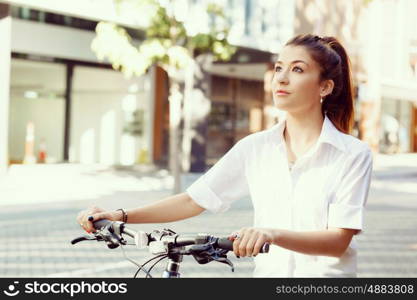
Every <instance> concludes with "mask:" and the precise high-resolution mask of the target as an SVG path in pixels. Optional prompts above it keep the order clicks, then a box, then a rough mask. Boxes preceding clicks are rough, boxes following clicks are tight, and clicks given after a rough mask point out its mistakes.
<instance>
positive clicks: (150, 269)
mask: <svg viewBox="0 0 417 300" xmlns="http://www.w3.org/2000/svg"><path fill="white" fill-rule="evenodd" d="M167 257H168V255H164V256H163V257H162V258H161V259H159V260H157V261H156V263H154V264H153V265H152V267H150V268H149V271H148V272H149V273H148V274H149V276H150V272H151V271H152V269H153V267H155V266H156V265H157V264H158V263H159V262H160V261H162V260H164V259H165V258H167ZM145 278H152V276H150V277H148V275H146V277H145Z"/></svg>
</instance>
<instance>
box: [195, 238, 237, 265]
mask: <svg viewBox="0 0 417 300" xmlns="http://www.w3.org/2000/svg"><path fill="white" fill-rule="evenodd" d="M227 252H228V250H224V249H215V248H214V246H213V244H212V243H207V244H204V245H193V246H192V247H191V248H190V249H189V253H191V255H192V256H193V257H194V259H195V260H196V261H197V262H198V263H199V264H207V263H209V262H211V261H213V260H214V261H217V262H219V263H223V264H226V265H228V266H229V267H230V268H231V269H232V272H234V271H235V268H234V266H233V263H232V262H231V261H230V260H229V259H228V258H227Z"/></svg>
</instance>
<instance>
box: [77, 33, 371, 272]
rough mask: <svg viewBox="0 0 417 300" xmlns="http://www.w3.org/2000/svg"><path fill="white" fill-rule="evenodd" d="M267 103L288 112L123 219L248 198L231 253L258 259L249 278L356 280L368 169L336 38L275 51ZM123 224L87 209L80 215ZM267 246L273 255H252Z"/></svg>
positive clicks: (168, 217)
mask: <svg viewBox="0 0 417 300" xmlns="http://www.w3.org/2000/svg"><path fill="white" fill-rule="evenodd" d="M272 89H273V99H274V103H275V105H276V107H277V108H279V109H281V110H284V111H286V117H285V118H284V119H282V120H280V122H279V123H278V124H276V125H275V126H273V127H272V128H270V129H268V130H264V131H261V132H257V133H254V134H251V135H249V136H247V137H245V138H243V139H241V140H240V141H239V142H238V143H236V144H235V145H234V147H233V148H232V149H231V150H230V151H229V152H228V153H226V154H225V155H224V156H223V157H222V158H221V159H220V160H219V161H218V162H217V163H216V164H215V165H214V166H213V167H212V168H211V169H210V170H209V171H208V172H207V173H205V174H204V175H203V176H202V177H200V178H199V179H198V180H197V181H196V182H195V183H194V184H192V185H191V186H190V187H189V188H188V189H187V190H186V193H182V194H178V195H174V196H172V197H168V198H166V199H163V200H162V201H160V202H157V203H154V204H150V205H148V206H145V207H140V208H135V209H129V210H128V211H127V215H128V222H129V223H163V222H172V221H177V220H182V219H186V218H190V217H192V216H196V215H198V214H200V213H201V212H203V211H204V210H209V211H212V212H221V211H225V210H227V209H228V208H229V207H230V205H231V203H232V202H233V201H235V200H237V199H239V198H242V197H244V196H247V195H250V196H251V199H252V202H253V207H254V227H250V228H241V229H240V230H237V231H236V232H234V233H233V234H231V235H230V239H233V240H234V242H233V247H234V253H235V254H236V255H237V256H241V257H244V256H256V257H255V263H256V268H255V272H254V276H256V277H355V276H356V257H357V253H356V245H355V241H354V240H353V236H354V235H356V234H358V233H359V232H361V230H362V228H363V214H364V206H365V203H366V200H367V196H368V190H369V185H370V180H371V172H372V154H371V151H370V149H369V147H368V146H367V145H366V144H365V143H363V142H361V141H360V140H358V139H356V138H355V137H353V136H351V135H349V132H350V130H351V127H352V123H353V99H352V82H351V74H350V65H349V58H348V56H347V53H346V51H345V49H344V48H343V46H342V45H341V44H340V43H339V42H338V41H337V40H336V39H335V38H333V37H324V38H321V37H318V36H313V35H299V36H296V37H295V38H293V39H291V40H290V41H289V42H288V43H287V44H286V45H285V47H284V48H283V49H282V51H281V52H280V54H279V58H278V61H277V62H276V65H275V74H274V77H273V82H272ZM90 215H92V216H93V218H94V220H98V219H102V218H107V219H110V220H121V219H122V215H123V213H122V211H104V210H103V209H100V208H97V207H93V208H90V209H88V210H86V211H82V212H81V213H80V214H79V216H78V218H77V221H78V222H79V223H80V225H81V226H82V227H83V228H84V229H85V230H87V231H88V232H90V231H92V230H93V227H92V223H91V222H89V221H88V216H90ZM264 243H270V244H271V247H270V252H269V253H268V254H265V255H259V256H257V254H258V252H259V249H260V247H261V246H262V245H263V244H264Z"/></svg>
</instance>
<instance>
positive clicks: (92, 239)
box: [71, 235, 97, 245]
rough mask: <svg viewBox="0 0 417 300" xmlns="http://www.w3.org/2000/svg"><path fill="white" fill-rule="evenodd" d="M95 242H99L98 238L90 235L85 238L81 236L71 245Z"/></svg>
mask: <svg viewBox="0 0 417 300" xmlns="http://www.w3.org/2000/svg"><path fill="white" fill-rule="evenodd" d="M95 240H97V238H96V237H91V236H90V235H83V236H79V237H77V238H75V239H73V240H72V241H71V244H73V245H74V244H76V243H79V242H82V241H95Z"/></svg>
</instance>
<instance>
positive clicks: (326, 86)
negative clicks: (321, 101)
mask: <svg viewBox="0 0 417 300" xmlns="http://www.w3.org/2000/svg"><path fill="white" fill-rule="evenodd" d="M333 88H334V81H333V80H332V79H328V80H326V81H324V83H323V84H322V86H321V89H320V97H322V98H324V97H326V96H327V95H330V94H331V93H332V92H333Z"/></svg>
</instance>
